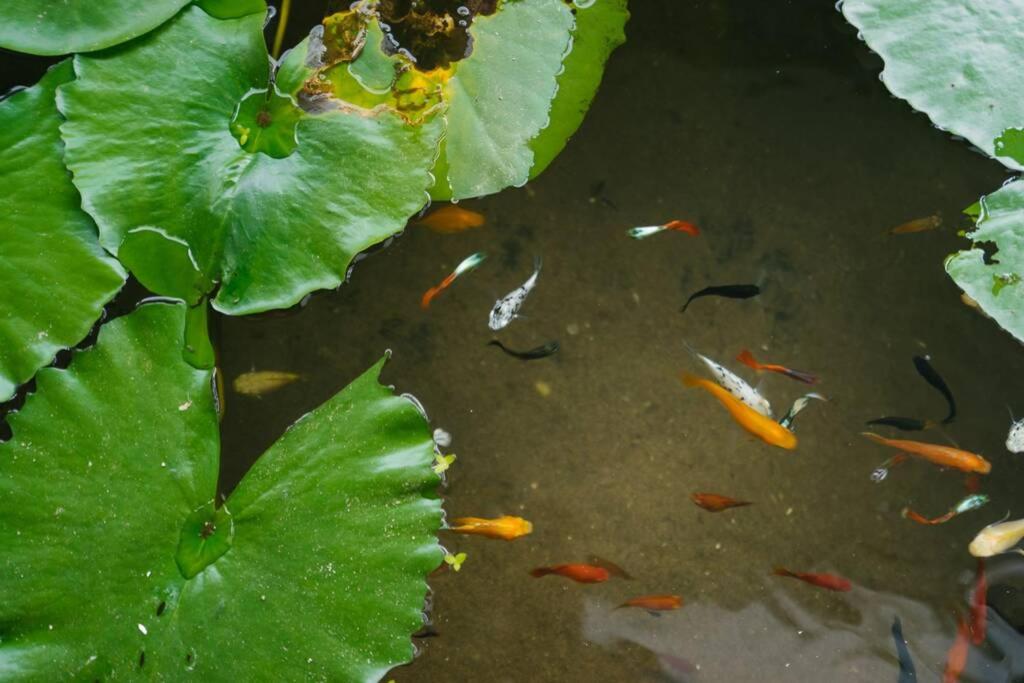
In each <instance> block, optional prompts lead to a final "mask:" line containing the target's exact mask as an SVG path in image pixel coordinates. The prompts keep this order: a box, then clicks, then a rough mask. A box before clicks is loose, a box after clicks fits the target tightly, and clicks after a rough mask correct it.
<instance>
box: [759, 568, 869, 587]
mask: <svg viewBox="0 0 1024 683" xmlns="http://www.w3.org/2000/svg"><path fill="white" fill-rule="evenodd" d="M772 574H775V576H788V577H789V578H791V579H800V580H801V581H803V582H805V583H809V584H811V585H812V586H817V587H818V588H827V589H828V590H830V591H839V592H841V593H845V592H846V591H848V590H850V589H851V588H852V587H853V585H852V584H851V583H850V580H849V579H845V578H843V577H842V576H836V575H835V574H807V573H804V572H791V571H789V570H788V569H784V568H782V567H776V568H775V569H773V570H772Z"/></svg>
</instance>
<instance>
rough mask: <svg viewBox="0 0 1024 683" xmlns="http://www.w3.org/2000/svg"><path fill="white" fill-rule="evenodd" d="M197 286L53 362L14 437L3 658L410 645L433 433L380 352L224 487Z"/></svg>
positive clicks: (7, 498) (7, 487)
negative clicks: (223, 496) (65, 364)
mask: <svg viewBox="0 0 1024 683" xmlns="http://www.w3.org/2000/svg"><path fill="white" fill-rule="evenodd" d="M184 309H185V307H184V305H183V304H149V305H146V306H143V307H141V308H140V309H138V310H137V311H136V312H134V313H132V314H130V315H128V316H126V317H123V318H119V319H117V320H114V321H113V322H111V323H110V324H108V325H106V326H104V328H103V329H102V331H101V332H100V337H99V341H98V342H97V344H96V345H95V346H94V347H93V348H91V349H89V350H87V351H83V352H79V353H76V354H75V357H74V359H73V361H72V363H71V366H70V367H69V368H68V369H67V370H66V371H63V370H56V369H44V370H42V371H41V372H40V373H39V377H38V391H37V392H36V393H35V394H33V395H31V396H29V398H28V400H27V401H26V403H25V406H24V408H23V409H22V410H21V411H19V412H18V413H15V414H13V415H11V417H10V425H11V428H12V430H13V437H12V439H11V440H10V441H8V442H6V443H3V444H0V576H2V577H3V578H2V579H0V672H2V673H3V676H4V678H7V679H27V680H68V679H74V680H89V681H91V680H132V679H138V678H149V679H154V680H182V679H184V678H186V677H191V678H194V679H195V680H214V681H217V680H221V681H251V680H292V679H295V678H296V677H298V678H308V679H311V680H338V681H341V680H345V681H354V680H376V679H378V678H379V677H380V676H382V675H383V674H384V672H386V671H387V670H388V669H389V668H391V667H392V666H395V665H396V664H400V663H404V662H406V661H408V660H409V659H410V658H411V657H412V655H413V646H412V643H411V641H410V634H411V633H412V632H413V631H415V630H416V629H418V628H419V627H420V626H421V625H422V621H421V619H422V614H421V610H422V607H423V601H424V597H425V594H426V590H427V585H426V581H425V576H426V574H427V573H428V572H429V571H431V570H432V569H434V568H435V567H437V566H438V565H439V564H440V562H441V560H442V556H443V552H442V551H441V548H440V546H439V545H438V543H437V539H436V532H437V530H438V529H439V527H440V524H441V505H440V502H439V501H438V500H437V498H436V497H434V496H433V495H432V489H433V488H434V487H435V486H436V485H437V484H438V482H439V479H438V476H437V475H436V474H434V473H433V471H432V470H431V467H430V464H431V462H432V459H433V455H434V451H433V442H432V440H431V435H430V430H429V428H428V426H427V424H426V421H425V419H424V418H423V416H422V414H421V413H420V412H419V409H418V408H417V407H415V406H414V405H413V403H412V402H411V401H409V400H407V399H405V398H402V397H398V396H395V395H394V393H393V392H392V391H391V390H389V389H387V388H385V387H383V386H381V385H380V384H379V383H378V379H377V378H378V374H379V372H380V369H381V366H382V365H383V361H381V362H379V363H377V364H376V365H375V366H374V367H372V368H371V369H370V370H368V371H367V372H366V373H365V374H363V375H362V376H361V377H359V378H358V379H356V380H355V381H354V382H352V384H350V385H349V386H348V387H347V388H346V389H344V390H343V391H342V392H341V393H339V394H338V395H336V396H335V397H334V398H332V399H330V400H329V401H327V403H325V404H324V405H322V406H321V407H319V408H317V409H316V410H315V411H313V412H312V413H310V414H308V415H306V416H305V417H303V418H302V419H300V420H299V422H298V423H296V424H295V425H294V426H293V427H292V428H291V429H289V430H288V431H287V432H286V433H285V434H284V435H283V436H282V437H281V439H280V440H278V441H277V443H275V444H274V445H273V446H271V448H270V449H269V450H268V451H267V452H266V453H264V454H263V456H262V457H260V459H259V460H258V461H257V462H256V464H255V465H254V466H253V468H252V469H251V470H250V471H249V472H248V474H246V476H245V477H244V478H243V480H242V481H241V483H240V484H239V485H238V488H237V489H236V490H235V491H234V492H233V493H232V494H231V495H230V496H229V497H228V498H227V500H226V501H225V502H224V503H223V504H222V505H220V506H217V505H216V502H215V496H216V492H217V487H216V484H217V481H216V479H217V471H218V457H219V456H218V451H219V444H218V427H217V417H216V414H215V412H214V407H213V398H212V394H211V390H210V374H211V373H210V372H209V371H207V370H198V369H196V368H193V367H191V366H190V365H188V364H186V363H185V362H184V361H183V360H182V358H181V347H180V339H181V335H182V332H183V325H184Z"/></svg>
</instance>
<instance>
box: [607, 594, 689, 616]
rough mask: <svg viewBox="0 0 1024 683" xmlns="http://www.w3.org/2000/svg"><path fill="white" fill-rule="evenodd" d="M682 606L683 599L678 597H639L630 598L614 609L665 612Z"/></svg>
mask: <svg viewBox="0 0 1024 683" xmlns="http://www.w3.org/2000/svg"><path fill="white" fill-rule="evenodd" d="M682 606H683V599H682V597H680V596H678V595H641V596H640V597H637V598H630V599H629V600H626V602H624V603H622V604H621V605H619V606H618V607H616V608H615V609H622V608H623V607H639V608H641V609H645V610H649V611H651V612H666V611H668V610H673V609H679V608H680V607H682Z"/></svg>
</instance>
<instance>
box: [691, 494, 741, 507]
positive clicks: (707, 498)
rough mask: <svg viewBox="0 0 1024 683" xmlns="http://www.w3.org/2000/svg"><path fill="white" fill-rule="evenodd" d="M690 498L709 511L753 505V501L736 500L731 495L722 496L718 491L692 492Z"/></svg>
mask: <svg viewBox="0 0 1024 683" xmlns="http://www.w3.org/2000/svg"><path fill="white" fill-rule="evenodd" d="M690 500H692V501H693V502H694V503H696V504H697V505H698V506H699V507H702V508H704V509H705V510H707V511H708V512H721V511H722V510H728V509H729V508H738V507H743V506H744V505H752V503H750V502H748V501H745V500H736V499H735V498H730V497H729V496H720V495H718V494H717V493H691V494H690Z"/></svg>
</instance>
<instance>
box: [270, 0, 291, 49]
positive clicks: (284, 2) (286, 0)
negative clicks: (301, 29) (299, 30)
mask: <svg viewBox="0 0 1024 683" xmlns="http://www.w3.org/2000/svg"><path fill="white" fill-rule="evenodd" d="M291 9H292V0H281V13H280V16H279V17H278V19H277V32H276V33H274V49H273V51H272V52H271V54H272V55H273V57H274V59H277V58H278V57H280V56H281V44H282V43H283V42H284V32H285V31H286V30H287V28H288V14H289V12H290V11H291Z"/></svg>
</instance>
